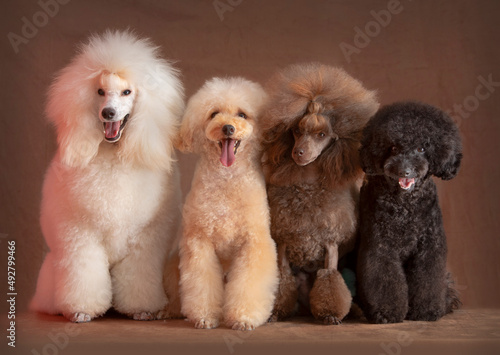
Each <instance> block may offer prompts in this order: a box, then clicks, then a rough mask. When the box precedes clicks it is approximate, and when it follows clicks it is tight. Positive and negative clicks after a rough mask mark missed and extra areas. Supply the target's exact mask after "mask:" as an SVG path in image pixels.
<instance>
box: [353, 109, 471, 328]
mask: <svg viewBox="0 0 500 355" xmlns="http://www.w3.org/2000/svg"><path fill="white" fill-rule="evenodd" d="M360 153H361V162H362V167H363V170H364V171H365V173H366V178H365V181H364V183H363V186H362V188H361V195H360V223H361V226H360V234H361V243H360V251H359V258H358V290H359V296H360V300H361V303H362V306H363V310H364V313H365V316H366V317H367V319H368V320H369V321H370V322H373V323H394V322H402V321H403V320H404V319H410V320H425V321H434V320H437V319H439V318H441V317H442V316H443V315H445V314H446V313H449V312H451V311H452V309H454V308H457V306H458V305H459V304H460V301H459V300H458V297H457V292H456V291H455V290H454V289H453V287H452V282H451V277H450V275H449V273H448V272H447V271H446V253H447V248H446V236H445V233H444V228H443V221H442V216H441V209H440V207H439V202H438V196H437V191H436V185H435V183H434V181H433V180H432V177H431V176H432V175H434V176H437V177H440V178H442V179H443V180H448V179H451V178H453V177H454V176H455V175H456V174H457V172H458V169H459V166H460V161H461V158H462V144H461V140H460V136H459V133H458V129H457V127H456V125H455V124H454V123H453V122H452V120H451V119H450V118H449V117H448V116H447V115H446V114H445V113H443V112H442V111H440V110H439V109H437V108H434V107H432V106H429V105H426V104H421V103H416V102H402V103H396V104H392V105H389V106H385V107H383V108H381V109H380V110H379V111H378V112H377V114H376V115H375V116H374V117H373V118H372V119H371V120H370V122H369V123H368V124H367V126H366V127H365V129H364V131H363V139H362V147H361V151H360Z"/></svg>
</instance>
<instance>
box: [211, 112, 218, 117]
mask: <svg viewBox="0 0 500 355" xmlns="http://www.w3.org/2000/svg"><path fill="white" fill-rule="evenodd" d="M218 114H219V111H215V112H212V114H211V115H210V118H214V117H215V116H217V115H218Z"/></svg>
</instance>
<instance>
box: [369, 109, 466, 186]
mask: <svg viewBox="0 0 500 355" xmlns="http://www.w3.org/2000/svg"><path fill="white" fill-rule="evenodd" d="M360 152H361V162H362V166H363V170H364V171H365V173H366V174H367V175H385V176H386V177H387V178H388V179H389V181H393V182H394V185H395V186H398V185H399V187H400V188H401V189H402V190H405V191H411V190H413V189H414V188H416V187H417V188H418V186H419V185H420V184H421V183H422V181H423V180H424V179H426V178H427V177H429V176H430V175H434V176H437V177H440V178H441V179H443V180H449V179H451V178H453V177H454V176H455V175H456V174H457V173H458V169H459V167H460V162H461V160H462V143H461V140H460V135H459V133H458V128H457V126H456V125H455V124H454V123H453V121H452V120H451V118H450V117H448V116H447V115H446V114H445V113H444V112H443V111H441V110H439V109H437V108H435V107H432V106H430V105H427V104H422V103H418V102H399V103H395V104H392V105H387V106H384V107H383V108H381V109H380V110H379V111H378V112H377V114H376V115H375V116H374V117H373V118H372V119H371V120H370V122H369V123H368V124H367V126H366V127H365V129H364V132H363V140H362V147H361V151H360Z"/></svg>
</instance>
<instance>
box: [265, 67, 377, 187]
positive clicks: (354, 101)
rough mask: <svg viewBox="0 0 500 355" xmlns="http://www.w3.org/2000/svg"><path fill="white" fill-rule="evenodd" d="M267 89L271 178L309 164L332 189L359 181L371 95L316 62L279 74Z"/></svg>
mask: <svg viewBox="0 0 500 355" xmlns="http://www.w3.org/2000/svg"><path fill="white" fill-rule="evenodd" d="M267 90H268V93H269V104H268V105H267V107H266V109H265V113H264V114H263V118H262V126H263V128H264V138H265V152H266V160H265V164H266V169H270V170H271V171H272V172H271V174H272V175H273V176H274V178H275V179H277V180H281V179H283V178H284V177H286V176H287V175H289V174H290V173H291V172H292V171H293V170H297V169H300V168H301V167H304V166H307V165H309V164H313V163H314V164H316V165H317V166H318V167H319V170H320V173H321V174H322V175H324V176H326V177H327V179H329V180H330V181H331V183H332V184H335V183H338V182H340V181H345V180H349V179H351V178H353V177H357V176H359V173H360V172H361V169H360V164H359V158H358V149H359V140H360V138H361V131H362V129H363V127H364V125H365V124H366V122H367V121H368V119H369V118H370V117H371V116H372V115H373V114H374V113H375V112H376V110H377V108H378V102H377V100H376V98H375V92H373V91H368V90H366V89H365V88H364V87H363V86H362V85H361V83H360V82H359V81H357V80H355V79H354V78H352V77H351V76H349V75H348V74H347V73H346V72H345V71H343V70H342V69H339V68H334V67H330V66H326V65H322V64H318V63H311V64H306V65H292V66H290V67H288V68H286V69H284V70H282V71H281V72H279V73H277V74H276V75H275V76H273V77H272V78H271V80H270V81H269V83H268V85H267ZM271 182H272V181H271Z"/></svg>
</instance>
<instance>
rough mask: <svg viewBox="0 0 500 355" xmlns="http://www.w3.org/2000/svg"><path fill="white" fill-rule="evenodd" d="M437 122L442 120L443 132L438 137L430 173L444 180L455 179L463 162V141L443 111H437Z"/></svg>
mask: <svg viewBox="0 0 500 355" xmlns="http://www.w3.org/2000/svg"><path fill="white" fill-rule="evenodd" d="M436 111H437V116H438V117H435V119H436V120H442V121H443V124H442V125H441V132H440V134H438V135H437V137H436V138H437V141H436V142H435V144H436V145H437V147H436V148H435V154H434V159H432V161H431V166H430V169H429V170H430V172H431V173H432V174H433V175H434V176H436V177H439V178H441V179H443V180H450V179H452V178H454V177H455V176H456V175H457V173H458V169H459V168H460V162H461V161H462V141H461V139H460V134H459V132H458V128H457V126H456V125H455V123H453V121H452V120H451V118H450V117H448V115H446V114H445V113H444V112H442V111H441V110H436Z"/></svg>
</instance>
